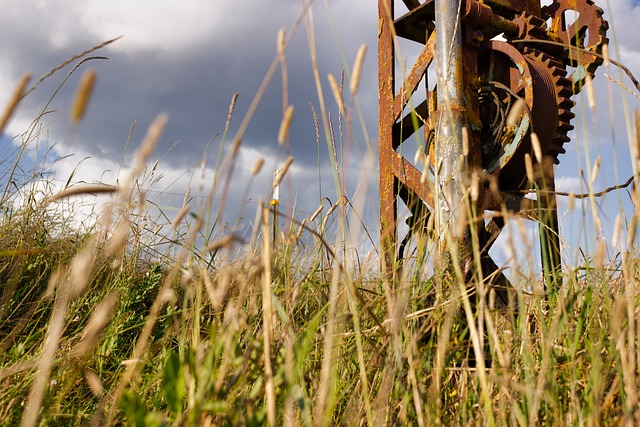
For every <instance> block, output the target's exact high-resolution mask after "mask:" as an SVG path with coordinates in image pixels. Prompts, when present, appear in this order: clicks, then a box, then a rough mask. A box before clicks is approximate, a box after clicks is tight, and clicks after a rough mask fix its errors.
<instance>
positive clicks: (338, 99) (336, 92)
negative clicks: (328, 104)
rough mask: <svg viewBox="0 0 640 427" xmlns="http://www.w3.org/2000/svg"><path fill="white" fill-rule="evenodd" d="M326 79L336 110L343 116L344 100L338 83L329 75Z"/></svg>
mask: <svg viewBox="0 0 640 427" xmlns="http://www.w3.org/2000/svg"><path fill="white" fill-rule="evenodd" d="M327 79H328V80H329V86H331V92H333V97H334V98H335V100H336V104H338V108H339V109H340V112H342V113H343V114H344V112H345V107H344V99H343V98H342V90H341V89H340V85H339V84H338V81H337V80H336V78H335V76H334V75H333V74H331V73H329V75H328V76H327Z"/></svg>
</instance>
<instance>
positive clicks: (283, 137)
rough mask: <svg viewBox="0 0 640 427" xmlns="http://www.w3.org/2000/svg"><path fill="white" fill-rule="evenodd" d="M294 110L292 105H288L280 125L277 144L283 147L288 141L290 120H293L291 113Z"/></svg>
mask: <svg viewBox="0 0 640 427" xmlns="http://www.w3.org/2000/svg"><path fill="white" fill-rule="evenodd" d="M294 112H295V108H294V106H293V105H289V106H288V107H287V110H286V111H285V113H284V117H283V118H282V123H280V131H279V132H278V144H279V145H284V143H285V142H287V141H288V140H289V128H290V127H291V119H293V113H294Z"/></svg>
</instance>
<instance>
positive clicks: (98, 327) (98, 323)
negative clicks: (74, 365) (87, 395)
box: [73, 293, 118, 390]
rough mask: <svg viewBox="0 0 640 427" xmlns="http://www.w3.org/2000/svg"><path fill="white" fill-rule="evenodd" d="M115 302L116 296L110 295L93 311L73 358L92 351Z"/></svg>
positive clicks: (114, 294)
mask: <svg viewBox="0 0 640 427" xmlns="http://www.w3.org/2000/svg"><path fill="white" fill-rule="evenodd" d="M117 302H118V294H116V293H111V294H109V295H107V297H106V298H105V299H104V300H103V301H102V302H100V304H99V305H98V306H97V307H96V308H95V309H94V310H93V313H92V314H91V318H90V319H89V322H88V323H87V326H86V327H85V328H84V331H83V332H82V336H81V338H80V342H78V344H77V345H76V348H75V349H74V351H73V353H74V356H76V357H82V356H84V355H85V354H87V353H88V352H89V351H91V349H93V347H94V346H95V345H96V343H97V342H98V339H99V338H100V334H102V331H104V328H106V327H107V325H109V322H110V321H111V318H112V317H113V315H114V313H115V312H114V308H115V306H116V303H117ZM92 390H93V389H92Z"/></svg>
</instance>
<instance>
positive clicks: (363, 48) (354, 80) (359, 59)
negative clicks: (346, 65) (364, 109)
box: [349, 44, 367, 95]
mask: <svg viewBox="0 0 640 427" xmlns="http://www.w3.org/2000/svg"><path fill="white" fill-rule="evenodd" d="M366 54H367V45H366V44H362V45H360V48H359V49H358V53H357V54H356V61H355V63H354V64H353V74H351V84H350V85H349V90H350V91H351V94H352V95H355V94H356V93H358V87H359V86H360V76H361V75H362V65H363V64H364V57H365V55H366Z"/></svg>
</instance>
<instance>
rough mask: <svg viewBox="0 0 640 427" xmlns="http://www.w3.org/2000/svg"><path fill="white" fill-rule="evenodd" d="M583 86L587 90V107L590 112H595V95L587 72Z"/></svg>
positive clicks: (591, 79)
mask: <svg viewBox="0 0 640 427" xmlns="http://www.w3.org/2000/svg"><path fill="white" fill-rule="evenodd" d="M584 87H585V89H586V90H587V101H588V103H589V109H590V110H591V112H592V113H595V111H596V95H595V92H594V90H593V78H592V77H591V74H589V73H587V75H586V77H585V78H584Z"/></svg>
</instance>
